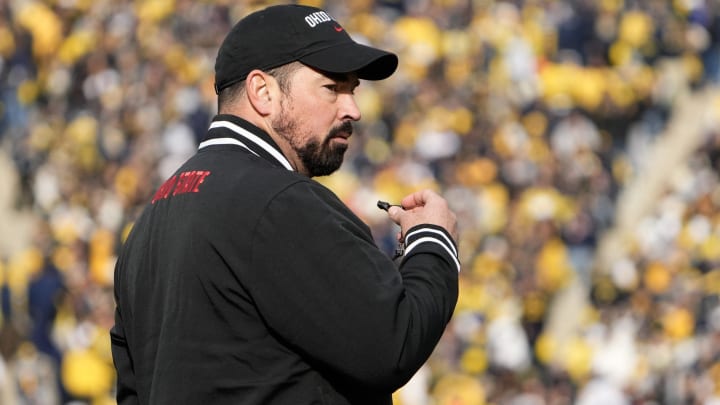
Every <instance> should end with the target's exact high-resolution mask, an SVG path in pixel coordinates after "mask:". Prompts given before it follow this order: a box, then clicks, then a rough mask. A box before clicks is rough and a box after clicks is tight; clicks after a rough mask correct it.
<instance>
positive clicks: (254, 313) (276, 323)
mask: <svg viewBox="0 0 720 405" xmlns="http://www.w3.org/2000/svg"><path fill="white" fill-rule="evenodd" d="M406 246H407V248H406V253H405V256H404V258H403V259H402V262H401V264H400V266H399V269H398V268H397V266H396V265H395V264H394V263H393V262H392V261H391V259H390V258H388V257H387V255H385V254H384V253H383V252H382V251H380V250H379V249H378V248H377V247H376V245H375V243H374V242H373V238H372V236H371V233H370V230H369V228H368V227H367V226H366V225H365V224H364V223H363V222H362V221H361V220H360V219H359V218H357V217H356V216H355V215H354V214H353V213H352V212H351V211H350V210H349V209H348V207H346V206H345V205H344V204H343V203H342V202H341V201H340V200H339V199H338V198H337V197H336V196H335V195H334V194H333V193H332V192H331V191H330V190H328V189H327V188H325V187H323V186H322V185H320V184H319V183H317V182H316V181H314V180H312V179H310V178H308V177H305V176H303V175H301V174H298V173H296V172H294V171H292V170H291V167H290V165H289V164H288V162H287V160H286V159H285V158H284V157H283V156H282V154H281V153H280V152H279V149H278V148H277V146H276V145H275V143H274V142H273V141H272V139H271V138H270V137H269V136H268V135H267V134H265V133H264V132H263V131H261V130H259V129H258V128H256V127H254V126H252V125H250V124H249V123H247V122H245V121H243V120H241V119H239V118H237V117H234V116H228V115H219V116H217V117H215V119H214V120H213V123H212V125H211V128H210V130H209V131H208V135H207V138H206V140H205V141H204V142H202V143H201V145H200V149H199V152H198V153H197V154H196V155H195V156H194V157H192V158H191V159H189V160H188V161H187V162H186V163H185V164H184V165H183V166H182V167H181V168H180V169H179V170H178V171H177V172H176V174H175V175H174V176H172V177H171V178H170V179H168V180H167V181H166V182H165V184H163V185H162V186H161V187H160V188H159V189H158V191H157V192H156V194H155V195H154V196H153V199H152V202H151V203H149V204H148V206H147V208H146V209H145V210H144V211H143V213H142V215H141V216H140V218H139V219H138V221H137V222H136V223H135V225H134V227H133V230H132V231H131V233H130V235H129V237H128V239H127V241H126V243H125V245H124V246H123V248H122V252H121V255H120V257H119V260H118V262H117V265H116V269H115V298H116V301H117V309H116V317H115V326H114V327H113V329H112V331H111V341H112V350H113V360H114V362H115V367H116V369H117V372H118V393H117V399H118V403H119V404H134V403H140V404H152V405H156V404H203V405H209V404H258V405H259V404H263V405H264V404H292V405H302V404H368V405H375V404H390V403H391V402H392V401H391V394H392V392H393V391H395V390H396V389H398V388H399V387H401V386H402V385H403V384H404V383H405V382H407V381H408V379H409V378H410V377H411V376H412V375H413V374H414V373H415V371H416V370H417V369H418V368H419V367H420V366H421V365H422V364H423V363H424V362H425V361H426V360H427V358H428V356H429V355H430V354H431V352H432V350H433V349H434V347H435V345H436V344H437V342H438V340H439V338H440V336H441V334H442V333H443V330H444V329H445V326H446V325H447V322H448V321H449V320H450V316H451V314H452V312H453V310H454V307H455V303H456V301H457V279H458V271H459V270H460V268H459V264H458V260H457V251H456V247H455V244H454V242H453V241H452V239H451V238H450V236H449V235H448V234H447V232H446V231H445V230H443V229H441V228H439V227H434V226H430V225H427V226H418V227H415V228H414V229H412V230H410V231H409V232H407V236H406Z"/></svg>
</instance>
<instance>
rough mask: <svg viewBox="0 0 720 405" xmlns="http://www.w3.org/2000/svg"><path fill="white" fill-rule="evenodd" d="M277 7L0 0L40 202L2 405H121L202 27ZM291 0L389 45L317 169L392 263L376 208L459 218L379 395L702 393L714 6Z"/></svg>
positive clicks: (7, 300)
mask: <svg viewBox="0 0 720 405" xmlns="http://www.w3.org/2000/svg"><path fill="white" fill-rule="evenodd" d="M271 3H272V2H270V1H251V0H248V1H232V0H197V1H190V0H136V1H130V0H7V1H3V2H0V150H2V151H4V152H6V153H7V155H8V156H10V158H11V159H12V162H13V164H12V168H13V173H11V174H3V176H4V177H3V178H4V179H6V180H7V179H9V178H11V177H12V178H17V179H18V190H17V193H16V195H14V198H13V207H12V208H13V209H17V210H30V211H31V212H32V214H33V217H34V218H36V221H34V222H33V225H32V238H30V240H28V241H27V242H26V243H23V244H22V246H23V247H22V248H20V249H14V250H12V251H10V250H8V251H4V252H0V287H1V288H0V306H1V309H2V312H1V313H0V325H1V327H0V403H1V404H92V405H103V404H110V403H113V402H114V400H113V396H114V392H113V390H114V371H113V367H112V359H111V356H110V341H109V337H108V330H109V328H110V327H111V326H112V324H113V311H114V302H113V295H112V283H113V266H114V263H115V259H116V255H117V252H118V249H119V248H120V247H121V245H122V242H123V240H124V238H125V236H126V235H127V232H128V231H129V229H130V228H131V227H132V224H133V220H134V219H135V218H136V216H137V214H138V213H139V210H140V209H142V207H143V205H144V204H145V203H146V202H147V201H148V199H149V198H150V196H151V195H152V193H153V191H154V190H155V189H156V188H157V187H158V186H159V184H161V183H162V181H163V180H164V179H165V178H167V177H168V176H169V175H170V173H172V172H173V171H174V170H175V168H177V167H178V165H179V164H180V163H181V162H182V161H184V160H185V159H186V158H187V157H189V156H190V155H192V154H193V153H194V151H195V150H196V147H197V144H198V141H199V139H201V137H202V136H203V135H204V133H205V131H206V129H207V126H208V123H209V120H210V119H211V118H212V116H213V115H214V114H215V111H216V101H215V94H214V91H213V65H214V60H215V55H216V51H217V47H218V45H219V43H220V41H221V40H222V38H223V37H224V35H225V34H226V33H227V32H228V30H229V29H230V27H231V26H232V25H233V23H234V22H235V21H237V20H238V19H239V18H241V17H242V16H243V15H245V14H247V13H248V12H250V11H253V10H255V9H257V8H259V7H264V6H266V5H268V4H271ZM304 3H305V4H310V5H315V6H321V7H323V8H325V9H326V10H327V11H328V12H329V13H330V14H331V15H333V16H334V17H335V18H336V19H338V20H339V21H340V22H341V23H342V24H343V25H344V27H345V28H346V29H347V30H348V31H349V32H350V33H351V35H353V37H354V38H355V39H356V40H358V41H361V42H367V43H372V44H374V45H375V46H378V47H381V48H386V49H390V50H392V51H394V52H396V53H398V55H399V57H400V66H399V69H398V71H397V73H396V74H395V75H394V76H393V77H391V78H390V79H388V80H385V81H382V82H363V83H362V85H361V86H360V88H359V89H358V91H357V101H358V104H359V106H360V110H361V111H362V113H363V118H362V120H361V121H360V122H359V123H358V124H357V125H356V128H357V129H356V132H355V136H353V144H352V146H351V148H350V150H349V151H348V154H347V157H346V161H345V162H346V163H345V165H344V166H343V168H342V169H341V170H340V171H339V172H337V173H336V174H333V175H332V176H329V177H325V178H320V179H318V180H319V181H320V182H322V183H323V184H326V185H327V186H328V187H330V188H331V189H333V190H334V191H335V192H336V193H337V194H338V195H339V196H340V197H341V198H342V199H343V200H344V201H345V202H346V203H347V204H348V205H349V206H350V207H351V208H352V209H353V210H355V211H356V212H357V213H358V215H360V216H361V217H362V218H364V219H365V220H366V221H367V222H368V223H369V224H370V225H371V227H372V230H373V233H374V235H375V237H376V240H377V242H378V244H379V246H381V247H382V249H384V250H386V251H387V252H388V254H391V252H392V251H393V250H394V248H395V234H396V232H397V229H396V228H395V225H394V224H392V223H390V221H388V219H387V216H386V215H385V214H384V213H383V212H381V211H380V210H378V209H377V208H376V207H375V202H376V201H377V200H378V199H384V200H388V201H398V200H399V199H400V198H401V197H402V196H404V195H406V194H407V193H409V192H411V191H415V190H417V189H420V188H432V189H435V190H438V191H439V192H441V193H442V194H443V195H445V196H446V197H447V198H448V199H449V201H450V203H451V205H452V206H453V208H454V209H455V210H456V212H457V213H458V218H459V224H460V233H461V238H460V240H459V245H460V252H461V261H462V264H463V270H462V272H461V276H460V277H461V281H460V282H461V286H460V288H461V289H460V299H459V302H458V306H457V309H456V313H455V316H454V318H453V320H452V321H451V324H450V325H449V327H448V330H447V333H446V334H445V336H444V337H443V339H442V341H441V343H440V344H439V346H438V347H437V350H436V351H435V353H433V355H432V357H431V359H430V360H429V361H428V362H427V364H426V365H425V366H424V367H423V368H422V369H421V370H420V372H418V374H417V375H416V376H415V378H413V380H412V381H411V382H410V383H409V384H408V385H407V386H406V387H404V388H403V389H402V390H400V391H399V392H398V393H396V395H395V400H396V403H397V404H400V405H483V404H511V405H558V404H581V405H588V404H611V405H612V404H618V405H622V404H703V405H710V404H720V302H718V293H720V214H719V210H718V207H719V206H720V177H719V176H718V169H720V130H718V129H716V128H720V127H717V126H714V125H712V124H713V123H716V122H715V121H714V120H713V119H714V117H715V116H718V117H720V96H717V95H715V87H716V86H717V85H718V82H720V5H719V4H718V3H717V2H714V1H710V0H707V1H703V0H676V1H660V0H601V1H590V0H573V1H560V0H524V1H519V0H517V1H495V0H350V1H344V2H339V1H338V2H335V1H329V0H328V1H322V0H316V1H305V2H304ZM708 94H709V96H708ZM699 97H705V98H702V102H698V103H696V104H693V105H697V107H696V108H692V109H690V111H687V110H683V111H682V114H681V111H680V110H681V109H680V108H679V106H681V105H682V104H683V103H690V102H692V100H695V99H698V98H699ZM677 122H682V123H683V124H682V125H674V124H673V123H677ZM661 144H662V145H665V146H664V149H662V148H660V147H656V146H657V145H661ZM663 150H664V151H665V152H664V153H665V154H663ZM683 151H684V152H683ZM672 152H675V153H674V154H673V153H672ZM680 152H682V153H680ZM667 156H675V158H674V159H670V158H668V157H667ZM650 184H655V185H658V186H657V187H655V188H648V190H649V191H645V192H642V193H635V195H637V194H642V195H640V197H642V198H640V197H636V198H630V197H632V195H633V194H632V190H637V189H642V186H643V185H650ZM642 190H644V189H642ZM628 196H630V197H628ZM628 207H631V208H632V210H631V212H633V213H635V214H634V215H633V218H632V219H633V221H632V222H631V223H630V225H629V226H624V227H622V229H621V231H622V232H618V228H619V223H618V216H619V214H620V213H621V212H623V211H622V210H625V209H628ZM0 231H2V233H3V234H4V235H5V237H8V236H9V237H11V238H12V235H14V234H15V233H14V232H15V230H13V229H9V225H7V224H0ZM608 235H614V237H615V239H614V241H615V242H614V243H613V244H610V245H605V243H606V242H605V241H606V239H607V237H608ZM605 246H611V248H609V249H608V248H603V247H605Z"/></svg>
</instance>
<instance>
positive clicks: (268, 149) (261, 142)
mask: <svg viewBox="0 0 720 405" xmlns="http://www.w3.org/2000/svg"><path fill="white" fill-rule="evenodd" d="M219 127H222V128H227V129H229V130H231V131H233V132H235V133H237V134H238V135H240V136H242V137H243V138H246V139H247V140H248V141H251V142H252V143H254V144H256V145H257V146H259V147H261V148H263V149H264V150H265V151H266V152H267V153H269V154H270V155H272V156H273V157H274V158H275V159H277V161H278V162H280V164H281V165H283V166H284V167H285V168H286V169H288V170H290V171H293V168H292V166H291V165H290V162H289V161H288V160H287V159H286V158H285V156H283V155H282V153H280V152H278V150H277V149H275V148H273V147H272V146H271V145H270V144H269V143H267V142H265V141H264V140H262V138H260V137H258V136H257V135H255V134H253V133H251V132H250V131H248V130H247V129H245V128H243V127H241V126H239V125H235V124H233V123H232V122H229V121H215V122H213V123H212V124H210V129H213V128H219ZM226 144H233V145H238V146H242V147H244V148H245V149H248V150H250V152H253V151H252V150H251V149H250V148H248V146H247V145H245V144H244V143H242V142H240V141H238V140H237V139H234V138H215V139H208V140H207V141H204V142H202V143H201V144H200V146H199V147H198V149H202V148H204V147H206V146H210V145H226ZM253 153H255V152H253ZM255 154H256V155H257V153H255Z"/></svg>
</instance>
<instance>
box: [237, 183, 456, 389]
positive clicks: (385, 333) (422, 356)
mask: <svg viewBox="0 0 720 405" xmlns="http://www.w3.org/2000/svg"><path fill="white" fill-rule="evenodd" d="M254 235H255V236H254V241H253V247H252V263H253V265H252V271H250V272H248V273H247V274H246V275H245V277H246V279H245V280H244V282H245V283H246V284H247V286H248V289H249V291H250V293H251V294H252V296H253V300H255V302H256V305H257V307H258V309H259V311H260V313H261V315H262V316H263V317H264V319H265V321H266V322H267V324H268V325H269V328H270V329H271V330H272V331H273V332H274V333H276V334H277V335H278V336H279V337H280V338H281V339H283V340H284V341H285V342H286V343H287V344H288V345H289V346H290V347H292V348H293V349H294V350H296V351H298V352H299V353H301V354H302V355H303V356H304V357H305V358H306V359H307V361H309V362H311V363H312V364H314V365H315V366H316V367H318V368H320V369H326V370H327V371H329V372H331V373H332V374H334V375H339V376H341V377H342V378H343V380H345V381H346V382H348V383H351V384H358V385H359V386H363V387H367V388H371V389H377V390H387V391H393V390H395V389H397V388H399V387H401V386H402V385H403V384H405V383H406V382H407V381H408V380H409V379H410V377H412V375H413V374H414V373H415V372H416V371H417V369H419V368H420V366H422V364H423V363H424V362H425V361H426V360H427V358H428V357H429V356H430V354H431V353H432V351H433V349H434V348H435V346H436V344H437V342H438V341H439V339H440V337H441V335H442V333H443V331H444V330H445V327H446V325H447V323H448V322H449V320H450V317H451V315H452V313H453V310H454V308H455V304H456V302H457V294H458V287H457V286H458V271H459V265H458V261H457V250H456V247H455V245H454V242H453V241H452V238H451V237H450V235H449V234H447V232H446V231H445V230H443V229H442V228H439V227H432V226H418V227H415V228H414V229H412V230H410V231H409V232H408V233H407V239H406V243H407V249H406V254H405V256H404V258H403V260H402V262H401V265H400V268H399V271H398V268H397V267H396V265H395V264H394V263H393V262H392V261H391V260H390V258H389V257H387V255H385V253H383V252H382V251H380V250H379V249H378V248H377V246H376V245H375V243H374V241H373V239H372V235H371V233H370V230H369V229H368V228H367V226H366V225H365V224H364V223H362V221H360V220H359V219H358V218H357V217H356V216H355V215H353V214H352V212H350V210H349V209H348V208H347V207H346V206H345V205H344V204H342V202H340V201H339V200H338V199H337V197H335V195H334V194H332V192H330V191H329V190H327V189H325V188H324V187H323V186H321V185H319V184H318V183H315V182H300V183H296V184H294V185H292V186H290V187H289V188H287V189H286V190H284V191H282V192H281V193H279V194H278V195H277V196H276V197H275V198H274V199H273V200H272V201H271V202H270V203H269V204H268V206H267V207H266V210H265V212H264V214H263V215H262V217H261V219H260V220H259V222H258V224H257V228H256V229H255V232H254Z"/></svg>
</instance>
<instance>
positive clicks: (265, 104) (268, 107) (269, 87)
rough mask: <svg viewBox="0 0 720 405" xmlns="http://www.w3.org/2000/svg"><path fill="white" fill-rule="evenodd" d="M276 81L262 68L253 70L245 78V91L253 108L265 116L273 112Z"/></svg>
mask: <svg viewBox="0 0 720 405" xmlns="http://www.w3.org/2000/svg"><path fill="white" fill-rule="evenodd" d="M276 87H277V86H276V83H275V81H274V80H272V78H271V76H269V75H267V74H266V73H264V72H263V71H261V70H257V69H256V70H253V71H251V72H250V74H248V76H247V78H246V79H245V91H246V92H247V96H248V100H250V104H252V106H253V108H254V109H255V110H256V111H257V112H258V113H259V114H260V115H263V116H267V115H269V114H270V113H272V110H273V100H274V98H275V88H276Z"/></svg>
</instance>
